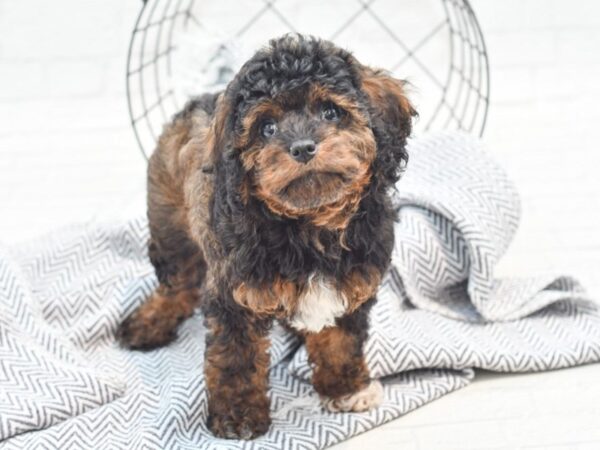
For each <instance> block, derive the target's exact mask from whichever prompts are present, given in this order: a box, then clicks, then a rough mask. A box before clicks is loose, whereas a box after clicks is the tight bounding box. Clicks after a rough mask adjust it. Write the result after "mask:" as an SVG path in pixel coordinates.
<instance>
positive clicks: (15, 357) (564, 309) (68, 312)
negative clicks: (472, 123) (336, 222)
mask: <svg viewBox="0 0 600 450" xmlns="http://www.w3.org/2000/svg"><path fill="white" fill-rule="evenodd" d="M409 150H410V155H411V160H410V163H409V167H408V170H407V173H406V175H405V177H404V178H403V179H402V180H401V181H400V183H399V185H398V190H397V192H395V193H394V201H395V204H396V205H397V207H398V208H399V216H400V222H399V223H398V224H397V227H396V236H397V238H396V247H395V251H394V256H393V264H392V269H391V270H390V272H389V273H388V275H387V277H386V278H385V280H384V283H383V285H382V287H381V290H380V293H379V301H378V303H377V304H376V306H375V307H374V308H373V310H372V314H371V322H372V327H371V331H370V337H369V339H368V341H367V344H366V354H367V360H368V364H369V367H370V369H371V373H372V374H373V375H374V376H376V377H385V378H384V379H383V383H384V392H385V400H384V403H383V405H382V406H381V407H380V408H378V409H376V410H374V411H371V412H368V413H360V414H359V413H352V414H344V413H329V412H325V411H324V410H322V409H321V408H320V406H319V402H318V397H317V395H316V394H315V392H314V390H313V389H312V387H311V385H310V384H309V383H308V382H307V381H306V380H308V379H309V378H310V370H311V369H310V366H309V364H308V362H307V356H306V352H305V350H304V349H303V348H302V347H299V346H298V342H297V340H296V339H295V338H294V337H293V336H291V335H288V334H286V333H284V332H283V331H282V330H281V329H279V328H275V329H274V331H273V346H272V349H271V354H272V370H271V373H270V378H271V391H270V396H271V414H272V417H273V425H272V427H271V430H270V431H269V433H268V434H267V435H265V436H263V437H261V438H259V439H257V440H255V441H253V442H236V441H225V440H217V439H215V438H213V437H212V436H211V435H210V433H209V432H208V430H207V429H206V426H205V418H206V392H205V390H204V379H203V375H202V360H203V357H202V353H203V340H204V338H203V334H204V331H203V329H202V325H201V322H202V319H201V317H199V316H198V315H197V316H195V317H193V318H192V319H190V320H189V321H187V322H186V323H185V324H184V325H183V327H182V329H181V330H180V334H179V339H178V340H177V341H176V342H175V343H173V344H172V345H170V346H169V347H167V348H163V349H159V350H156V351H152V352H147V353H139V352H131V351H126V350H122V349H120V348H119V347H118V346H117V345H116V343H115V339H114V334H115V329H116V327H117V325H118V324H119V323H120V321H121V320H122V318H123V317H125V316H126V315H128V314H129V313H130V312H131V311H133V310H134V309H135V308H136V307H137V306H138V305H139V304H140V303H141V302H142V301H143V300H144V298H145V297H146V296H147V295H148V294H149V293H150V292H151V290H152V289H153V287H154V286H155V284H156V279H155V277H154V274H153V270H152V267H151V265H150V264H149V262H148V259H147V255H146V246H145V243H146V240H147V238H148V230H147V223H146V221H145V220H144V219H136V220H132V221H129V222H127V223H121V224H113V225H98V224H88V225H85V226H76V227H72V228H69V229H65V230H63V231H61V232H57V233H54V234H51V235H49V236H47V237H45V238H43V239H40V240H38V241H35V242H32V243H30V244H28V245H24V246H19V247H2V248H0V441H1V442H0V448H2V449H15V448H38V447H39V448H61V449H62V448H97V449H103V448H119V449H128V450H129V449H138V448H139V449H141V448H157V449H158V448H160V449H167V448H176V449H185V448H190V449H192V448H193V449H198V448H240V447H244V448H260V449H264V448H272V449H281V448H286V449H287V448H289V449H300V448H302V449H310V448H324V447H327V446H330V445H332V444H334V443H337V442H340V441H342V440H344V439H347V438H349V437H350V436H352V435H355V434H358V433H362V432H364V431H367V430H369V429H371V428H373V427H376V426H378V425H380V424H382V423H384V422H387V421H389V420H392V419H394V418H397V417H399V416H401V415H403V414H405V413H407V412H409V411H411V410H413V409H415V408H418V407H420V406H421V405H424V404H425V403H427V402H430V401H432V400H434V399H436V398H438V397H441V396H443V395H445V394H447V393H449V392H451V391H453V390H456V389H459V388H461V387H463V386H465V385H467V384H468V383H469V382H470V381H471V380H472V379H473V376H474V371H473V368H485V369H488V370H494V371H503V372H517V371H538V370H547V369H553V368H559V367H566V366H573V365H577V364H584V363H589V362H595V361H599V360H600V312H599V311H598V308H597V306H596V304H595V303H593V302H592V301H590V300H589V299H587V297H586V295H585V292H584V291H583V289H582V288H581V286H580V285H579V284H578V283H577V281H576V280H574V279H573V278H570V277H565V276H552V275H548V276H544V277H535V278H523V279H497V278H495V277H494V267H495V265H496V263H497V261H498V260H499V258H500V257H501V256H502V254H503V252H504V251H505V250H506V249H507V247H508V245H509V243H510V241H511V239H512V237H513V234H514V232H515V230H516V228H517V224H518V219H519V204H518V197H517V195H516V192H515V189H514V187H513V185H512V184H511V183H510V181H509V180H508V178H507V177H506V174H505V173H504V172H503V171H502V170H501V169H500V168H499V167H498V165H497V164H496V163H495V162H494V161H493V160H491V159H490V158H489V156H488V155H486V154H484V153H482V152H481V151H480V149H479V143H478V142H477V141H475V140H473V139H472V138H468V137H466V136H462V135H457V134H435V135H429V136H426V137H423V138H420V139H416V140H413V141H412V142H411V143H410V149H409Z"/></svg>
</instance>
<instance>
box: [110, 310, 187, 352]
mask: <svg viewBox="0 0 600 450" xmlns="http://www.w3.org/2000/svg"><path fill="white" fill-rule="evenodd" d="M142 308H143V307H142ZM142 308H139V309H138V310H136V311H135V312H134V313H133V314H131V315H130V316H129V317H127V318H126V319H125V320H124V321H123V323H121V325H120V326H119V328H118V329H117V340H118V341H119V343H120V344H121V346H122V347H125V348H130V349H134V350H152V349H155V348H158V347H162V346H164V345H167V344H169V343H170V342H172V341H173V340H175V338H176V337H177V332H176V326H175V325H174V324H172V323H170V322H172V321H171V320H170V318H169V317H161V315H160V314H147V313H146V312H145V311H144V310H143V309H142Z"/></svg>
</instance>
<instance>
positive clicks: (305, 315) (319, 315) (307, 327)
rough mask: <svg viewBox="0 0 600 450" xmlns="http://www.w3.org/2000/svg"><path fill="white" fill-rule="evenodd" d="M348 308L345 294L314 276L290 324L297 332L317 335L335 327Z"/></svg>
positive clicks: (326, 281) (300, 299) (319, 277)
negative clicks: (325, 329)
mask: <svg viewBox="0 0 600 450" xmlns="http://www.w3.org/2000/svg"><path fill="white" fill-rule="evenodd" d="M347 306H348V302H347V300H346V298H345V296H344V294H343V293H342V292H340V291H338V290H337V289H336V287H335V286H334V285H333V283H331V282H330V281H328V280H326V279H325V278H323V277H321V276H319V275H312V276H311V277H310V279H309V281H308V285H307V287H306V289H305V290H304V292H303V293H302V295H301V296H300V298H299V299H298V304H297V308H296V311H295V312H294V315H293V316H292V317H291V318H290V319H289V324H290V325H291V326H292V327H293V328H295V329H296V330H299V331H308V332H312V333H316V332H318V331H321V330H322V329H323V328H326V327H331V326H333V325H335V319H336V318H338V317H341V316H342V315H344V313H345V312H346V307H347Z"/></svg>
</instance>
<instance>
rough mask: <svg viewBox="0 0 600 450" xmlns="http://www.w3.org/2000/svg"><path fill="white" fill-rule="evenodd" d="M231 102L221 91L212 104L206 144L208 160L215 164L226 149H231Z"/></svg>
mask: <svg viewBox="0 0 600 450" xmlns="http://www.w3.org/2000/svg"><path fill="white" fill-rule="evenodd" d="M231 121H232V118H231V104H230V102H229V101H228V100H227V98H226V96H225V93H224V92H221V93H220V94H219V95H218V96H217V98H216V100H215V104H214V110H213V118H212V121H211V124H210V128H209V130H208V136H207V142H206V143H207V146H208V151H209V152H210V160H211V161H212V162H213V164H215V165H216V164H217V163H218V161H219V159H220V158H222V157H223V156H224V155H225V153H226V152H227V150H228V149H229V150H231V148H230V147H231V143H230V140H231V130H232V129H233V124H232V123H231Z"/></svg>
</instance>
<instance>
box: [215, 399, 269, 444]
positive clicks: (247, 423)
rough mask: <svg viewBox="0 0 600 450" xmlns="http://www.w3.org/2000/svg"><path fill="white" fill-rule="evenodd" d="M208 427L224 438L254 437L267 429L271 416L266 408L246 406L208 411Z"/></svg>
mask: <svg viewBox="0 0 600 450" xmlns="http://www.w3.org/2000/svg"><path fill="white" fill-rule="evenodd" d="M207 425H208V428H209V429H210V431H211V432H212V433H213V434H214V435H215V436H217V437H220V438H224V439H244V440H249V439H254V438H257V437H259V436H262V435H263V434H265V433H266V432H267V431H268V430H269V426H270V425H271V418H270V417H269V409H268V408H257V407H253V406H251V407H248V408H245V409H244V410H243V411H233V412H226V411H220V412H218V413H215V412H213V413H209V415H208V422H207Z"/></svg>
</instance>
